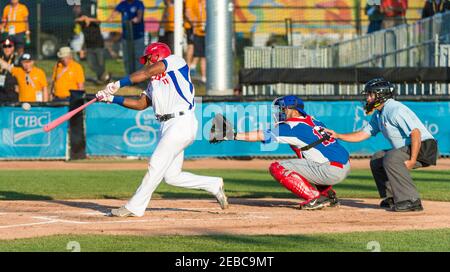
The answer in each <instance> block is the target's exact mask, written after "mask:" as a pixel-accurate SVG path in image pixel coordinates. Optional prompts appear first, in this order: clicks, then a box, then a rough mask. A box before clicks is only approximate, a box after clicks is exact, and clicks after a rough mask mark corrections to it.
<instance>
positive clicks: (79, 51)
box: [70, 5, 85, 61]
mask: <svg viewBox="0 0 450 272" xmlns="http://www.w3.org/2000/svg"><path fill="white" fill-rule="evenodd" d="M73 14H74V16H75V18H74V20H75V24H74V26H73V37H72V40H71V41H70V47H71V48H72V50H73V52H74V53H75V54H74V57H75V59H76V60H77V61H79V60H82V59H84V58H85V52H84V50H83V45H84V33H83V30H82V27H81V23H80V22H79V21H77V19H78V18H79V17H81V16H82V13H81V6H80V5H74V6H73Z"/></svg>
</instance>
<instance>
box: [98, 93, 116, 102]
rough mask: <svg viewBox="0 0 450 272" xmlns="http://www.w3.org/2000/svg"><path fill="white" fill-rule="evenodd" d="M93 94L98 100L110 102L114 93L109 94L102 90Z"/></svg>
mask: <svg viewBox="0 0 450 272" xmlns="http://www.w3.org/2000/svg"><path fill="white" fill-rule="evenodd" d="M95 96H96V97H97V99H98V101H100V102H105V103H112V101H113V99H114V95H110V94H108V93H106V92H105V91H104V90H102V91H99V92H98V93H97V94H96V95H95Z"/></svg>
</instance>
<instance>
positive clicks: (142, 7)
mask: <svg viewBox="0 0 450 272" xmlns="http://www.w3.org/2000/svg"><path fill="white" fill-rule="evenodd" d="M138 10H145V6H144V3H142V2H141V1H139V2H138Z"/></svg>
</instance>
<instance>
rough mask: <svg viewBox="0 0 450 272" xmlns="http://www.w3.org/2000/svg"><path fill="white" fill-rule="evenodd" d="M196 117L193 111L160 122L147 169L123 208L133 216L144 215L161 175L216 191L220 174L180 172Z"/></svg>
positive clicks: (186, 185) (173, 182) (173, 181)
mask: <svg viewBox="0 0 450 272" xmlns="http://www.w3.org/2000/svg"><path fill="white" fill-rule="evenodd" d="M197 128H198V121H197V119H196V118H195V114H194V113H193V112H191V111H190V112H188V113H187V114H185V115H182V116H178V117H175V118H172V119H170V120H168V121H166V122H162V123H161V128H160V139H159V142H158V145H157V147H156V149H155V151H154V152H153V154H152V157H151V158H150V161H149V165H148V171H147V173H146V174H145V176H144V178H143V180H142V183H141V185H140V186H139V188H138V189H137V191H136V193H135V194H134V196H133V197H132V198H131V199H130V200H129V202H128V203H127V204H126V205H125V208H126V209H128V210H129V211H130V212H132V213H133V214H135V215H136V216H143V215H144V213H145V209H146V208H147V206H148V204H149V202H150V199H151V197H152V194H153V192H154V191H155V190H156V188H157V187H158V185H159V183H160V182H161V180H162V179H163V178H164V180H165V181H166V183H167V184H170V185H174V186H178V187H184V188H190V189H202V190H205V191H208V192H210V193H212V194H213V195H216V194H217V193H218V192H219V190H220V186H221V185H222V183H223V180H222V178H220V177H208V176H199V175H195V174H192V173H189V172H182V171H181V168H182V166H183V161H184V149H185V148H186V147H188V146H189V145H190V144H192V142H193V141H194V139H195V136H196V133H197Z"/></svg>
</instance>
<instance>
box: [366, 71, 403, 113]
mask: <svg viewBox="0 0 450 272" xmlns="http://www.w3.org/2000/svg"><path fill="white" fill-rule="evenodd" d="M394 91H395V86H394V85H393V84H392V83H390V82H389V81H387V80H385V79H384V78H382V77H378V78H374V79H372V80H370V81H368V82H367V83H366V85H365V86H364V90H363V91H362V92H361V94H362V95H367V94H375V99H374V100H373V101H372V102H370V103H369V102H367V101H366V102H365V105H364V110H365V111H366V114H370V113H372V112H373V110H374V109H375V108H376V107H378V106H380V105H381V104H382V103H384V102H385V101H386V100H388V99H389V98H392V97H394Z"/></svg>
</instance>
